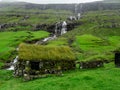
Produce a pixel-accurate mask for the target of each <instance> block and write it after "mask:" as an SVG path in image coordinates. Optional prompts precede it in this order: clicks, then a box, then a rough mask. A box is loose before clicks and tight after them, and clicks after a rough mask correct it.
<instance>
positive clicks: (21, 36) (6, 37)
mask: <svg viewBox="0 0 120 90" xmlns="http://www.w3.org/2000/svg"><path fill="white" fill-rule="evenodd" d="M48 35H49V33H48V32H45V31H36V32H31V34H30V35H29V33H28V32H26V31H19V32H1V33H0V36H1V38H0V41H1V42H2V43H0V59H5V60H6V59H8V57H9V55H11V53H9V51H11V50H15V47H17V45H19V43H21V42H23V41H24V40H34V39H40V38H44V37H47V36H48Z"/></svg>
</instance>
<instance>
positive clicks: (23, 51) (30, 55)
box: [19, 44, 75, 61]
mask: <svg viewBox="0 0 120 90" xmlns="http://www.w3.org/2000/svg"><path fill="white" fill-rule="evenodd" d="M19 59H20V60H39V61H40V60H75V56H74V53H73V52H72V50H71V49H70V48H69V47H67V46H41V45H27V44H21V45H20V46H19Z"/></svg>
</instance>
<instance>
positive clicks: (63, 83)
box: [0, 63, 120, 90]
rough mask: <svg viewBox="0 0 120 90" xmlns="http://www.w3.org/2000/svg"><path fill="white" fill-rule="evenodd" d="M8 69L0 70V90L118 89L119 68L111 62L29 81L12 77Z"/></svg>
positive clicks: (119, 81)
mask: <svg viewBox="0 0 120 90" xmlns="http://www.w3.org/2000/svg"><path fill="white" fill-rule="evenodd" d="M11 74H12V73H11V72H10V71H5V70H1V71H0V76H1V78H0V90H21V89H22V90H118V89H119V88H120V85H119V83H120V80H119V79H120V77H119V76H120V69H119V68H115V66H114V64H113V63H110V64H106V65H105V67H103V68H99V69H92V70H75V71H70V72H64V75H63V77H57V76H55V77H54V76H53V77H48V78H42V79H37V80H33V81H29V82H23V81H22V79H21V78H13V77H12V75H11Z"/></svg>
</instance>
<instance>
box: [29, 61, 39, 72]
mask: <svg viewBox="0 0 120 90" xmlns="http://www.w3.org/2000/svg"><path fill="white" fill-rule="evenodd" d="M31 69H32V70H39V62H31Z"/></svg>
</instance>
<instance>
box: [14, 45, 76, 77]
mask: <svg viewBox="0 0 120 90" xmlns="http://www.w3.org/2000/svg"><path fill="white" fill-rule="evenodd" d="M18 55H19V60H18V62H17V63H16V65H15V66H16V68H15V75H16V76H27V77H28V76H29V79H30V76H35V75H37V76H40V75H43V74H58V73H60V72H61V71H62V70H70V69H74V68H75V56H74V53H73V52H72V50H71V49H70V48H69V47H67V46H59V47H58V46H56V47H53V46H41V45H28V44H21V45H20V46H19V52H18Z"/></svg>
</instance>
